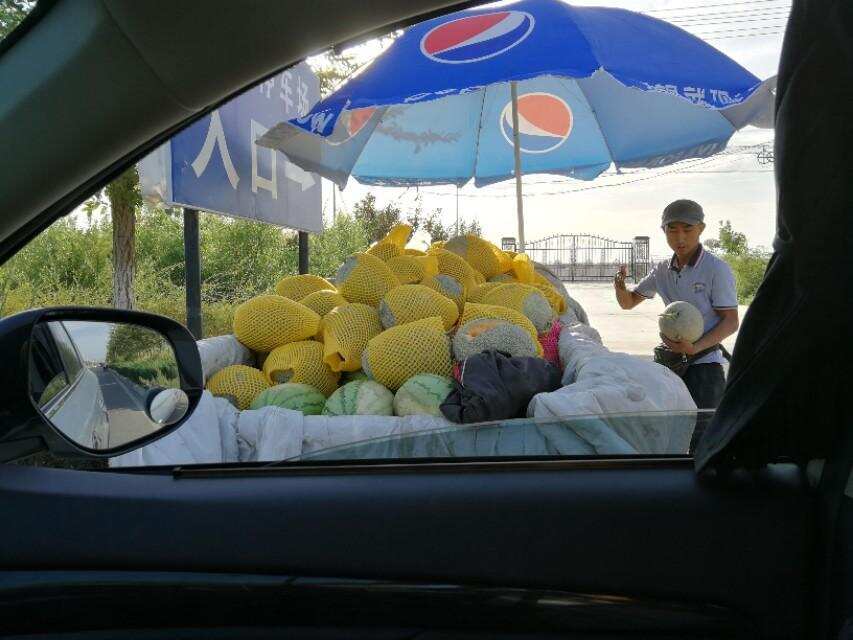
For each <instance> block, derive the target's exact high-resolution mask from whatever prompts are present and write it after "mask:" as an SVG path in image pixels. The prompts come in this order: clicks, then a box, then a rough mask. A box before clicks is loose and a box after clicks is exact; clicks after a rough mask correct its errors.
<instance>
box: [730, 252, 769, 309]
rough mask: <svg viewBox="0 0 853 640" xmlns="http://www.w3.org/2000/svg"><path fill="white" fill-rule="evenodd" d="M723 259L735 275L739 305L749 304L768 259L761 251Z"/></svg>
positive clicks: (765, 268)
mask: <svg viewBox="0 0 853 640" xmlns="http://www.w3.org/2000/svg"><path fill="white" fill-rule="evenodd" d="M723 259H724V260H725V261H726V262H728V263H729V266H730V267H731V268H732V271H734V274H735V283H736V285H737V299H738V302H739V303H740V304H749V303H750V302H752V299H753V298H754V297H755V293H756V291H758V286H759V285H760V284H761V281H762V280H764V272H765V271H766V270H767V261H768V260H769V259H770V257H769V256H768V255H767V254H766V253H764V252H761V251H756V250H749V252H748V253H745V254H743V255H725V256H723Z"/></svg>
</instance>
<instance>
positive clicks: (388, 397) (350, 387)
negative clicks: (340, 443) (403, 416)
mask: <svg viewBox="0 0 853 640" xmlns="http://www.w3.org/2000/svg"><path fill="white" fill-rule="evenodd" d="M323 415H324V416H355V415H359V416H392V415H394V394H393V393H391V392H390V391H388V389H386V388H385V387H383V386H382V385H381V384H379V383H378V382H374V381H373V380H355V381H353V382H348V383H347V384H345V385H344V386H342V387H340V388H338V390H337V391H335V392H334V393H333V394H332V395H331V396H329V399H328V400H326V406H325V408H324V409H323Z"/></svg>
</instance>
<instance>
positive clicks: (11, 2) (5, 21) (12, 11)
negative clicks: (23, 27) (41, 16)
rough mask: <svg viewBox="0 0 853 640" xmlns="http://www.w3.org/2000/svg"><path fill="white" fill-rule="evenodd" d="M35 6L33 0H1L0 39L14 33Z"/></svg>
mask: <svg viewBox="0 0 853 640" xmlns="http://www.w3.org/2000/svg"><path fill="white" fill-rule="evenodd" d="M34 6H35V2H33V1H31V0H0V40H2V39H3V38H5V37H6V36H7V35H9V34H10V33H12V31H14V29H15V27H17V26H18V25H19V24H21V21H22V20H23V19H24V18H26V17H27V14H28V13H29V12H30V11H32V8H33V7H34Z"/></svg>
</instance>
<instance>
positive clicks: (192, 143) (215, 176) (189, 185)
mask: <svg viewBox="0 0 853 640" xmlns="http://www.w3.org/2000/svg"><path fill="white" fill-rule="evenodd" d="M319 98H320V89H319V82H318V80H317V77H316V76H315V75H314V73H313V72H312V71H311V69H310V68H309V67H308V65H307V64H305V63H304V62H303V63H300V64H299V65H297V66H296V67H293V68H291V69H289V70H287V71H284V72H282V73H279V74H277V75H276V76H274V77H272V78H270V79H269V80H266V81H265V82H263V83H261V84H260V85H258V86H256V87H254V88H252V89H249V90H248V91H246V92H245V93H243V94H241V95H239V96H237V97H236V98H234V99H233V100H231V101H230V102H228V103H227V104H224V105H222V106H221V107H219V108H218V109H215V110H214V111H213V112H212V113H210V114H209V115H208V116H206V117H204V118H202V119H201V120H199V121H198V122H195V123H194V124H192V125H191V126H190V127H188V128H187V129H185V130H183V131H182V132H180V133H179V134H177V135H176V136H174V137H173V138H172V139H171V140H170V141H169V142H167V143H166V144H164V145H162V146H161V147H160V148H159V149H158V150H157V151H155V152H154V153H152V154H151V155H150V156H148V157H147V158H145V159H144V160H143V161H142V162H140V163H139V173H140V183H141V186H142V191H143V195H145V196H146V197H149V198H156V199H159V200H161V201H163V202H164V203H166V204H169V205H175V206H183V207H191V208H195V209H202V210H204V211H213V212H216V213H221V214H223V215H227V216H233V217H239V218H250V219H253V220H261V221H264V222H269V223H271V224H275V225H279V226H282V227H289V228H292V229H299V230H302V231H314V232H319V231H322V230H323V220H322V212H321V188H320V179H319V177H318V176H317V175H316V174H313V173H308V172H306V171H304V170H303V169H301V168H300V167H298V166H297V165H295V164H293V163H292V162H290V161H289V160H288V159H287V157H286V156H285V155H284V154H283V153H281V152H280V151H275V150H272V149H268V148H264V147H259V146H257V145H256V144H255V140H257V139H258V138H259V137H260V136H261V135H263V134H264V133H266V131H267V129H269V128H270V127H273V126H274V125H276V124H277V123H279V122H281V121H282V120H285V119H290V118H295V117H299V116H301V115H304V114H306V113H307V112H308V111H309V110H310V109H311V107H313V106H314V104H315V103H316V102H317V101H318V100H319Z"/></svg>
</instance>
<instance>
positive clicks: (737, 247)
mask: <svg viewBox="0 0 853 640" xmlns="http://www.w3.org/2000/svg"><path fill="white" fill-rule="evenodd" d="M705 244H706V245H707V247H708V248H709V249H711V250H712V251H719V252H722V253H724V254H725V255H732V256H742V255H746V254H747V253H749V244H748V243H747V240H746V234H744V233H740V232H739V231H735V230H734V229H732V221H731V220H726V221H725V223H724V222H722V221H720V231H719V237H717V238H711V239H710V240H708V241H707V242H706V243H705Z"/></svg>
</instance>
